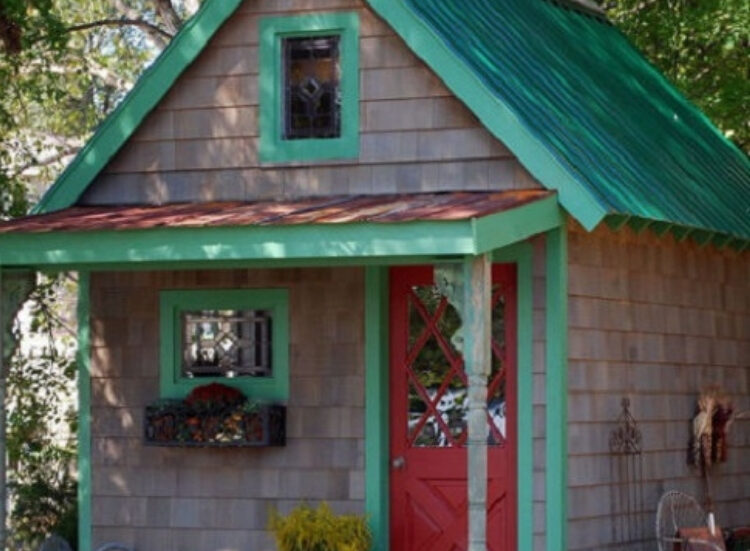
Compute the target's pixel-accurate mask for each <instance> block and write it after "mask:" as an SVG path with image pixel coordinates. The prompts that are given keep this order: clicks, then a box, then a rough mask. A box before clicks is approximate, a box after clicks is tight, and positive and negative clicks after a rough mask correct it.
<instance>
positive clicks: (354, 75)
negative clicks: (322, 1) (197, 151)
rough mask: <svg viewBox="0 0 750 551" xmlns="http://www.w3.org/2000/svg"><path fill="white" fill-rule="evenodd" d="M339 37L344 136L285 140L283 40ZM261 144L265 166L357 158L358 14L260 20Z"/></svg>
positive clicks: (342, 130) (261, 157) (342, 129)
mask: <svg viewBox="0 0 750 551" xmlns="http://www.w3.org/2000/svg"><path fill="white" fill-rule="evenodd" d="M332 34H334V35H339V36H340V56H341V82H340V87H341V97H342V104H341V137H339V138H331V139H315V138H311V139H302V140H284V139H282V129H283V126H284V125H283V122H284V121H283V119H282V117H283V109H282V107H283V97H284V89H283V82H282V79H283V70H282V69H283V68H282V48H281V46H282V40H283V39H284V38H289V37H303V36H304V37H307V36H325V35H332ZM258 81H259V94H260V146H259V156H260V160H261V162H262V163H286V162H294V161H312V160H330V159H351V158H356V157H358V156H359V16H358V15H357V14H356V13H348V12H347V13H326V14H314V15H299V16H290V17H266V18H264V19H261V21H260V76H259V79H258Z"/></svg>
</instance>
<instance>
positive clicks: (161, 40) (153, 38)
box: [113, 0, 169, 49]
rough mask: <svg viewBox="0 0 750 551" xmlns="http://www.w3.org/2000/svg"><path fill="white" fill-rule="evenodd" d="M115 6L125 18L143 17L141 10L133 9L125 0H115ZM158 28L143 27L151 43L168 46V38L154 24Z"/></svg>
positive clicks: (161, 47)
mask: <svg viewBox="0 0 750 551" xmlns="http://www.w3.org/2000/svg"><path fill="white" fill-rule="evenodd" d="M113 4H114V8H115V9H116V10H117V11H118V12H119V13H120V14H121V15H122V17H123V18H125V19H142V17H141V12H139V11H138V10H136V9H133V8H132V7H130V6H129V5H127V4H126V3H125V2H123V0H113ZM154 27H155V29H156V30H154V29H145V28H144V29H143V30H144V32H145V33H146V36H147V37H148V40H150V42H151V45H152V46H154V47H156V48H159V49H163V48H165V47H166V45H167V42H169V40H168V39H166V38H165V37H164V36H163V35H162V34H161V29H159V28H158V27H156V25H155V26H154Z"/></svg>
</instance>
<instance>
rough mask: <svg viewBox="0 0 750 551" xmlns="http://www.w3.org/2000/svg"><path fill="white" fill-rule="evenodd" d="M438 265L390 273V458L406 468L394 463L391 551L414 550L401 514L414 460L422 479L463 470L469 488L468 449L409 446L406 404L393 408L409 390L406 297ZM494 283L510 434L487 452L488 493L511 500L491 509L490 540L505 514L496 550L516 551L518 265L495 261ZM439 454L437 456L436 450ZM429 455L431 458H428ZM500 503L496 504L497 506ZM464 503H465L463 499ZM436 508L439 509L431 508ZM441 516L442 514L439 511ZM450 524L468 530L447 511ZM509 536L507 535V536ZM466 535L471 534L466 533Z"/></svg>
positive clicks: (428, 281) (445, 518)
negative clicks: (499, 302) (500, 311)
mask: <svg viewBox="0 0 750 551" xmlns="http://www.w3.org/2000/svg"><path fill="white" fill-rule="evenodd" d="M433 272H434V267H432V266H417V267H398V268H392V269H391V272H390V300H389V302H390V359H389V365H390V371H391V375H390V377H389V381H390V383H389V386H390V388H389V393H390V396H391V408H390V431H389V433H390V458H391V461H392V462H393V461H394V460H396V458H400V457H403V458H405V461H406V464H405V466H404V467H403V468H393V464H392V468H391V471H390V500H391V507H390V516H391V522H390V526H391V533H390V549H391V551H412V550H411V549H407V548H406V545H405V543H406V540H407V534H406V532H405V531H406V530H407V529H408V526H407V523H408V522H409V521H408V519H405V518H403V517H404V515H405V512H406V511H407V504H406V499H407V493H406V487H407V486H408V485H410V479H409V476H410V465H419V476H420V477H421V478H430V477H433V476H435V477H439V476H441V473H445V468H446V466H450V467H449V468H450V469H451V470H455V471H456V472H457V473H460V475H458V477H457V478H463V480H462V481H458V484H459V485H460V484H463V491H464V494H465V493H466V489H465V488H466V481H465V479H466V470H467V461H466V448H465V447H460V448H417V447H410V446H409V445H408V442H407V436H408V435H407V434H406V430H405V427H407V424H408V412H407V408H406V407H394V406H395V404H397V403H398V402H397V401H398V400H402V397H403V402H404V404H405V402H406V396H407V395H408V394H407V393H408V381H407V378H406V377H405V376H402V375H403V374H404V370H403V363H404V359H403V358H404V353H405V352H406V351H407V350H408V323H409V319H408V318H409V303H408V300H407V299H406V297H407V296H408V295H407V291H408V288H409V287H411V286H413V285H419V284H422V285H430V284H431V283H432V282H433V280H434V276H433ZM492 277H493V283H501V284H502V294H503V298H504V299H505V350H504V356H503V358H504V365H505V366H506V367H507V372H506V438H505V445H504V446H502V447H499V448H498V447H491V448H490V449H489V451H488V454H489V478H490V480H489V481H488V494H489V495H490V501H492V497H491V496H492V495H493V492H495V491H501V492H502V494H503V495H505V496H506V497H505V499H504V500H502V502H500V501H498V502H497V503H504V504H508V506H509V507H511V510H510V511H508V512H507V513H505V514H503V513H502V511H495V510H494V509H493V510H490V511H489V512H488V539H490V538H489V536H490V532H491V530H492V529H493V527H494V525H493V522H492V519H493V517H495V516H496V514H503V518H504V520H505V521H506V522H503V523H502V524H504V526H503V527H499V526H498V528H499V529H502V531H503V537H502V540H503V541H502V543H501V547H502V548H501V549H494V550H493V551H515V549H516V546H517V541H518V538H517V518H518V511H517V483H516V482H517V472H518V471H517V441H518V435H517V426H518V424H517V417H516V415H517V411H518V407H517V402H516V400H517V378H518V377H517V369H518V361H517V319H518V318H517V312H518V304H517V268H516V265H515V264H495V265H493V268H492ZM436 453H437V454H439V455H438V456H435V455H434V454H436ZM428 457H429V459H428ZM497 503H496V505H497ZM464 505H465V504H464ZM431 512H435V511H431ZM437 516H440V515H437ZM443 522H445V523H449V524H450V525H452V526H451V528H452V529H453V530H461V531H463V533H464V534H467V527H466V519H465V518H463V519H456V518H448V516H447V515H445V514H443V516H442V518H441V523H443ZM506 536H507V537H506ZM467 539H468V535H467Z"/></svg>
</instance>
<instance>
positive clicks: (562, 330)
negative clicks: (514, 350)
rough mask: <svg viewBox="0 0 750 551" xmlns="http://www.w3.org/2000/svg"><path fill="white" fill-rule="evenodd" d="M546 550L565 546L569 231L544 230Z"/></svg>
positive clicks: (552, 550)
mask: <svg viewBox="0 0 750 551" xmlns="http://www.w3.org/2000/svg"><path fill="white" fill-rule="evenodd" d="M546 235H547V241H546V246H547V259H546V265H547V274H546V275H547V327H546V334H547V361H546V369H547V385H546V386H547V396H546V398H547V419H546V430H547V432H546V437H547V450H546V453H547V551H565V549H567V543H568V536H567V520H568V519H567V517H568V515H567V505H568V479H567V475H568V440H567V434H568V234H567V230H566V228H565V226H563V227H561V228H559V229H556V230H552V231H550V232H548V233H547V234H546Z"/></svg>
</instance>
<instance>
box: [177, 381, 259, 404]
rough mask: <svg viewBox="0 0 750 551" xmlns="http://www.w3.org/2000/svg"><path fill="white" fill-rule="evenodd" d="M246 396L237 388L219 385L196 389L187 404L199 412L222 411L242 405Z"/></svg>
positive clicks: (189, 396)
mask: <svg viewBox="0 0 750 551" xmlns="http://www.w3.org/2000/svg"><path fill="white" fill-rule="evenodd" d="M245 400H246V398H245V395H244V394H242V392H240V391H239V390H237V389H236V388H232V387H229V386H226V385H222V384H219V383H212V384H210V385H203V386H199V387H196V388H194V389H193V390H192V392H191V393H190V394H189V395H188V397H187V398H186V399H185V403H186V404H187V405H188V406H190V407H192V408H194V409H195V410H197V411H221V410H225V409H227V408H233V407H237V406H239V405H241V404H242V403H243V402H244V401H245Z"/></svg>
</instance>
